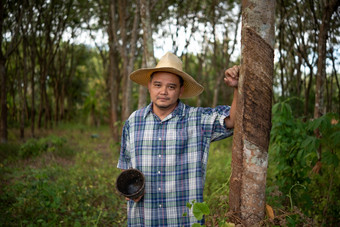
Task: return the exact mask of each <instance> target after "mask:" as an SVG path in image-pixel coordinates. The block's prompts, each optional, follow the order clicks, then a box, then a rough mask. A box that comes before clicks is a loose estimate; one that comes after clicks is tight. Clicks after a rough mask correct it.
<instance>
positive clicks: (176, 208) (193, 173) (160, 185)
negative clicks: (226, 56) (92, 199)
mask: <svg viewBox="0 0 340 227" xmlns="http://www.w3.org/2000/svg"><path fill="white" fill-rule="evenodd" d="M238 74H239V69H238V67H237V66H234V67H233V68H231V69H228V70H227V71H226V73H225V75H226V77H225V79H224V81H225V83H226V84H227V85H228V86H232V87H234V88H235V89H234V98H233V102H232V106H231V108H230V107H229V106H218V107H216V108H202V107H198V108H193V107H190V106H187V105H185V104H183V103H182V102H181V101H180V98H190V97H194V96H197V95H199V94H200V93H202V91H203V87H202V86H201V85H200V84H199V83H197V82H196V81H195V80H194V79H193V78H192V77H191V76H190V75H188V74H187V73H185V72H183V71H182V62H181V60H180V59H179V58H178V57H177V56H175V55H174V54H172V53H169V52H168V53H166V54H165V55H164V56H163V57H162V58H161V59H160V61H159V63H158V64H157V66H156V67H155V68H149V69H139V70H137V71H135V72H133V73H131V75H130V79H131V80H132V81H134V82H136V83H138V84H140V85H143V86H146V87H147V88H148V90H149V93H150V98H151V103H150V104H149V105H148V106H147V107H145V108H142V109H140V110H137V111H135V112H134V113H132V114H131V116H130V117H129V119H128V120H127V121H126V122H125V125H124V128H123V134H122V143H121V151H120V158H119V162H118V166H117V167H118V168H120V169H123V170H124V169H129V168H136V169H138V170H140V171H141V172H143V174H144V176H145V194H144V196H142V197H140V198H138V199H137V200H135V201H132V200H129V201H128V225H129V226H191V225H192V224H193V223H197V222H198V221H197V220H196V219H195V217H194V216H193V214H192V212H191V211H189V208H188V207H187V206H186V204H187V203H188V202H192V201H193V200H195V201H196V202H202V201H203V188H204V182H205V175H206V167H207V160H208V153H209V146H210V143H211V142H213V141H216V140H220V139H223V138H226V137H228V136H231V135H232V128H233V127H234V121H235V108H236V102H237V84H238ZM184 213H187V214H188V215H183V214H184ZM199 223H201V224H203V220H202V221H200V222H199Z"/></svg>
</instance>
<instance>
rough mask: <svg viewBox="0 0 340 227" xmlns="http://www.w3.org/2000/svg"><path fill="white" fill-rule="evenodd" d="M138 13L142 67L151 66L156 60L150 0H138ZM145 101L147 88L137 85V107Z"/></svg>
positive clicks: (140, 106)
mask: <svg viewBox="0 0 340 227" xmlns="http://www.w3.org/2000/svg"><path fill="white" fill-rule="evenodd" d="M140 14H141V22H142V29H143V47H144V48H143V50H144V51H143V68H151V67H154V66H155V65H156V60H155V57H154V51H153V39H152V28H151V18H150V0H140ZM146 101H147V89H146V88H145V87H143V86H139V99H138V109H140V108H142V107H144V106H146Z"/></svg>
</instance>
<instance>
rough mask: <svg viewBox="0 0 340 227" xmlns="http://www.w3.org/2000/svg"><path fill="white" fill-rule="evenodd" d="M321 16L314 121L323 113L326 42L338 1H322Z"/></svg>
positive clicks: (339, 3)
mask: <svg viewBox="0 0 340 227" xmlns="http://www.w3.org/2000/svg"><path fill="white" fill-rule="evenodd" d="M322 4H324V5H323V14H322V22H321V25H320V31H319V39H318V71H317V75H316V88H315V106H314V119H316V118H319V117H321V116H322V115H323V114H324V112H325V106H324V105H325V104H324V103H325V100H324V99H325V97H324V96H325V95H324V92H325V80H326V42H327V38H328V31H329V28H330V22H331V16H332V14H333V13H334V12H335V11H336V9H337V8H338V7H339V5H340V2H339V1H338V0H327V1H322Z"/></svg>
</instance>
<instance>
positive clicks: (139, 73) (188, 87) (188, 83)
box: [130, 52, 204, 98]
mask: <svg viewBox="0 0 340 227" xmlns="http://www.w3.org/2000/svg"><path fill="white" fill-rule="evenodd" d="M154 72H169V73H173V74H176V75H178V76H180V77H182V78H183V81H184V83H183V87H184V91H183V93H182V95H181V98H191V97H194V96H197V95H199V94H201V93H202V92H203V90H204V88H203V86H202V85H200V84H199V83H197V82H196V80H195V79H194V78H192V77H191V76H190V75H189V74H187V73H185V72H183V68H182V61H181V60H180V59H179V58H178V57H177V56H176V55H174V54H173V53H170V52H167V53H166V54H165V55H164V56H163V57H162V58H161V59H160V60H159V62H158V64H157V65H156V67H155V68H143V69H138V70H136V71H134V72H132V73H131V74H130V79H131V80H132V81H134V82H136V83H137V84H140V85H143V86H144V87H148V83H149V81H150V76H151V74H152V73H154Z"/></svg>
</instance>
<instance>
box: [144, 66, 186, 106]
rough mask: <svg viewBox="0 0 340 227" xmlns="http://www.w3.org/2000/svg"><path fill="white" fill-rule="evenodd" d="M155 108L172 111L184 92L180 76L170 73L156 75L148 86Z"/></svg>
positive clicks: (157, 73)
mask: <svg viewBox="0 0 340 227" xmlns="http://www.w3.org/2000/svg"><path fill="white" fill-rule="evenodd" d="M148 88H149V93H150V98H151V101H152V102H153V104H154V108H158V109H160V110H163V111H164V110H172V109H174V108H175V107H176V106H177V100H178V98H179V97H180V95H181V94H182V92H183V87H181V85H180V80H179V78H178V76H176V75H175V74H172V73H168V72H156V73H154V75H153V77H152V79H151V81H150V82H149V85H148Z"/></svg>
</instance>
